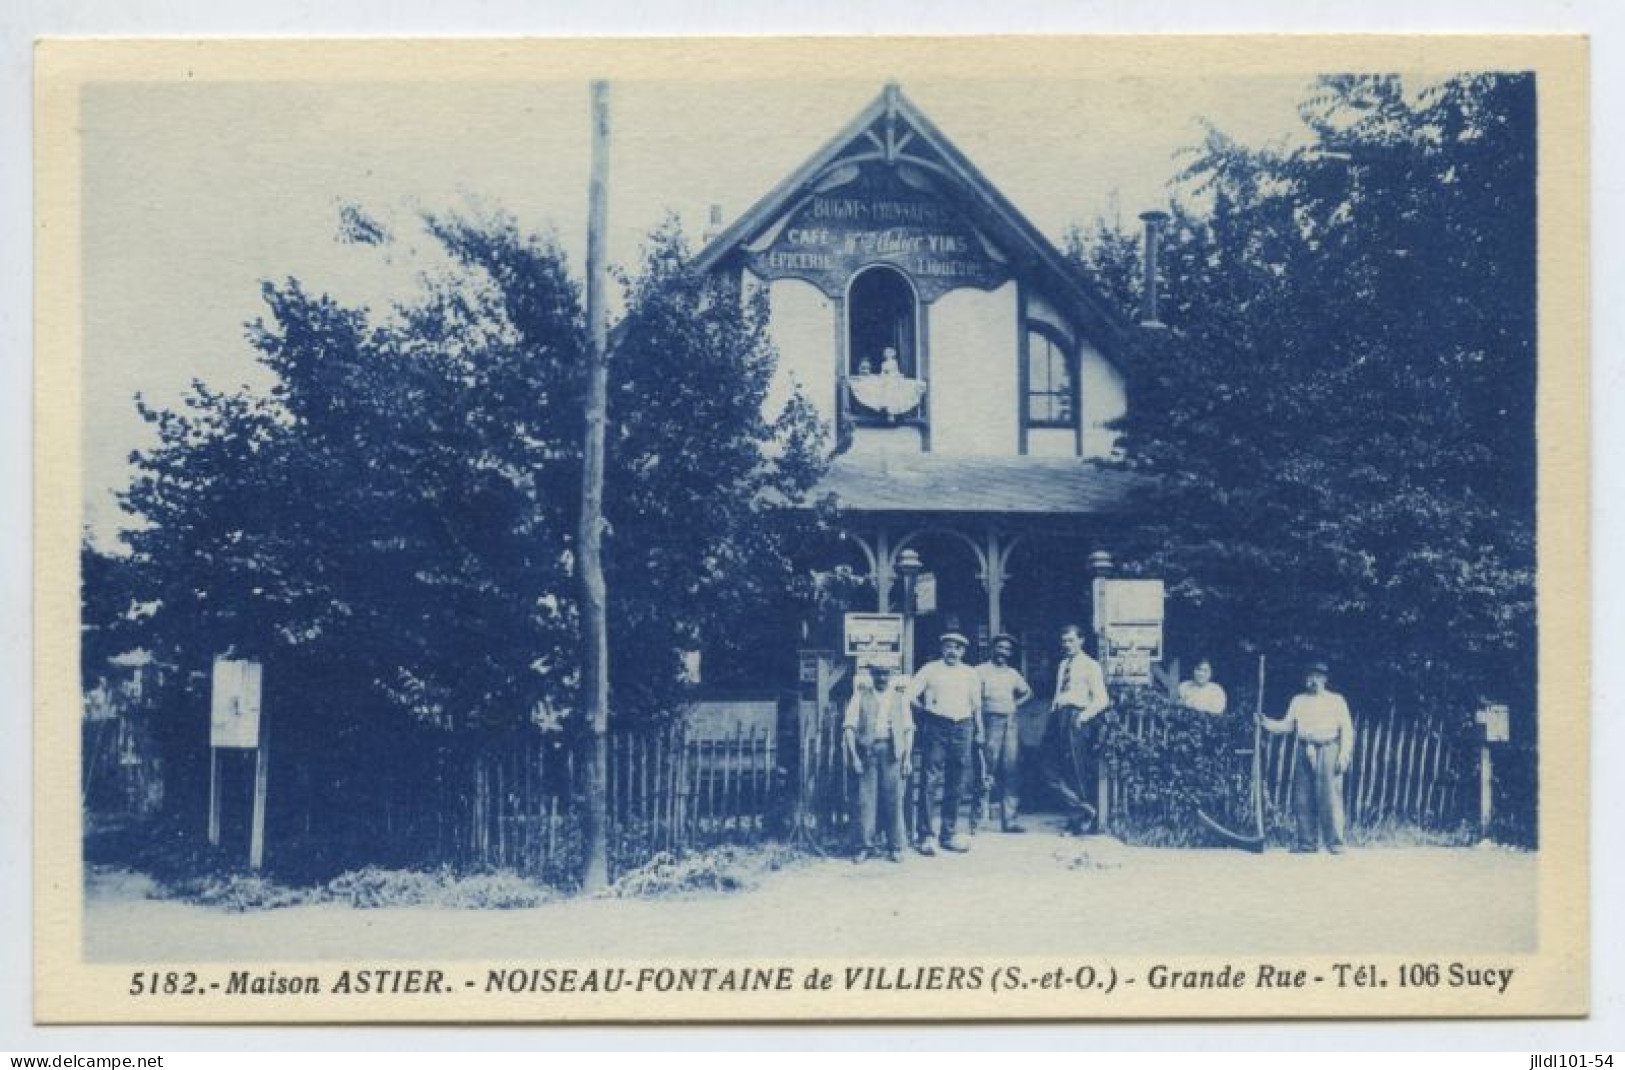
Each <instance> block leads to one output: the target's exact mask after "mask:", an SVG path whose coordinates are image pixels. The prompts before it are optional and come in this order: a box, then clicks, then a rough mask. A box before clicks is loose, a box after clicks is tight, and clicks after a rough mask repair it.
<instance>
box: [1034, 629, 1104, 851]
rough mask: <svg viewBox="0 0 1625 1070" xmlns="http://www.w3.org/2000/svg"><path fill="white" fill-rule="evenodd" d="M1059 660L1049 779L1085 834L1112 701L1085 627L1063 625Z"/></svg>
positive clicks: (1047, 749)
mask: <svg viewBox="0 0 1625 1070" xmlns="http://www.w3.org/2000/svg"><path fill="white" fill-rule="evenodd" d="M1061 651H1062V654H1061V664H1060V667H1059V668H1057V669H1056V671H1055V698H1054V700H1053V701H1052V702H1051V704H1050V723H1049V729H1048V731H1047V733H1046V735H1045V740H1044V762H1045V769H1046V776H1045V780H1046V782H1047V783H1048V784H1049V786H1050V787H1051V788H1052V789H1053V790H1054V791H1055V792H1056V793H1057V794H1058V795H1060V796H1061V797H1062V798H1063V799H1065V800H1066V802H1067V804H1068V805H1069V806H1070V807H1071V809H1072V814H1071V816H1070V817H1069V818H1068V820H1067V829H1068V831H1070V832H1074V833H1077V834H1079V835H1082V834H1083V833H1085V832H1087V831H1089V830H1090V828H1092V827H1093V825H1094V822H1095V816H1096V813H1095V800H1096V796H1097V795H1098V793H1099V783H1100V781H1099V762H1100V757H1099V746H1100V721H1099V717H1100V714H1101V713H1103V712H1104V711H1105V709H1106V707H1107V706H1109V705H1110V704H1111V695H1110V694H1109V693H1108V692H1107V691H1106V675H1105V673H1103V672H1101V669H1100V663H1099V662H1097V661H1096V660H1095V659H1094V658H1091V657H1090V656H1089V655H1088V654H1087V653H1085V651H1084V649H1083V629H1082V628H1081V627H1079V626H1078V625H1076V624H1068V625H1067V626H1066V627H1065V628H1063V629H1062V630H1061Z"/></svg>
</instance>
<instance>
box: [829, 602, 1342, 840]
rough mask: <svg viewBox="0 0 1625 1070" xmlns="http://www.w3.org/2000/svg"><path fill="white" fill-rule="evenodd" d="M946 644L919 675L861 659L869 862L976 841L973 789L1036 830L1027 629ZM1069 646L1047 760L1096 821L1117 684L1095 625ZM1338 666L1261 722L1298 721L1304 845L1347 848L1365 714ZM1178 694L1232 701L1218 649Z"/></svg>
mask: <svg viewBox="0 0 1625 1070" xmlns="http://www.w3.org/2000/svg"><path fill="white" fill-rule="evenodd" d="M941 644H942V647H941V656H940V657H939V658H937V659H936V660H933V661H931V662H928V663H927V664H926V665H924V666H923V667H921V668H920V670H919V671H918V672H916V673H914V675H913V676H912V677H904V676H903V675H902V674H900V673H896V672H894V671H893V669H892V667H891V666H889V665H886V664H884V663H880V662H875V663H871V664H860V665H859V667H858V671H857V673H856V674H855V679H854V684H853V690H852V697H851V700H850V701H849V702H848V703H847V707H846V715H845V719H844V721H843V732H842V736H843V745H844V750H845V755H846V761H847V764H848V766H849V767H850V769H851V771H852V773H853V775H854V778H855V791H854V798H853V804H854V805H853V814H852V818H853V828H854V840H855V844H854V853H853V859H854V860H855V861H857V862H863V861H865V860H868V859H871V858H879V857H885V858H888V859H890V860H891V861H893V862H901V861H902V860H903V857H904V852H905V850H906V849H907V848H908V847H909V846H911V845H912V847H913V849H914V850H916V851H918V852H919V853H920V854H922V855H934V854H936V853H937V851H938V850H942V851H948V852H952V853H956V854H957V853H964V852H965V851H968V850H969V849H970V844H969V842H968V841H967V839H966V837H965V836H963V835H962V834H961V832H960V828H959V826H960V817H961V810H962V803H963V801H964V800H965V799H966V797H967V796H968V795H969V796H973V797H974V798H975V800H976V802H975V805H973V807H972V809H971V813H972V815H976V814H980V813H984V812H988V816H989V818H990V819H991V812H990V811H991V810H992V809H993V808H995V807H996V809H997V814H998V821H999V828H1000V830H1001V831H1003V832H1007V833H1020V832H1023V831H1025V828H1024V826H1023V825H1022V824H1021V821H1020V808H1021V801H1022V792H1021V742H1020V725H1019V721H1018V719H1017V714H1018V711H1019V710H1020V709H1021V707H1022V705H1023V704H1024V703H1026V702H1027V700H1028V699H1030V698H1032V697H1033V694H1034V691H1033V688H1032V686H1031V685H1030V684H1028V682H1027V680H1026V679H1025V678H1024V677H1023V676H1022V674H1021V671H1020V670H1019V669H1017V668H1016V667H1015V665H1014V664H1013V662H1014V660H1015V655H1016V650H1017V646H1016V640H1015V638H1014V637H1013V636H1010V635H1006V634H1000V635H997V636H995V637H994V638H993V642H992V644H991V652H990V656H989V658H988V660H987V661H985V662H984V663H982V664H980V665H976V666H972V665H970V664H969V663H968V662H967V661H966V654H967V653H968V651H969V649H970V641H969V640H968V639H967V638H966V637H965V636H964V635H963V634H962V633H960V632H957V631H949V632H946V633H944V634H943V636H942V638H941ZM1061 648H1062V656H1061V660H1060V664H1059V665H1058V666H1057V668H1056V676H1055V690H1054V697H1053V699H1052V700H1051V702H1050V706H1049V711H1048V715H1047V718H1046V720H1045V725H1044V736H1043V742H1042V744H1041V745H1040V748H1039V754H1038V761H1037V764H1036V772H1037V773H1038V776H1039V779H1040V781H1041V782H1042V784H1043V785H1044V786H1045V787H1047V788H1048V789H1049V790H1050V791H1051V793H1052V794H1053V795H1054V796H1055V797H1056V798H1058V799H1059V800H1061V801H1062V802H1063V804H1064V805H1065V808H1066V825H1067V828H1068V831H1070V832H1074V833H1078V834H1084V833H1087V832H1089V831H1091V830H1092V829H1093V827H1094V825H1095V821H1096V817H1097V799H1098V791H1099V784H1098V779H1097V778H1098V769H1099V761H1098V748H1099V746H1100V741H1101V740H1100V734H1101V729H1102V726H1103V723H1104V719H1103V718H1102V717H1101V715H1102V714H1103V713H1104V712H1105V711H1106V709H1107V708H1108V706H1110V704H1111V696H1110V694H1109V693H1108V691H1107V689H1106V678H1105V674H1104V672H1103V671H1102V670H1101V667H1100V664H1099V662H1097V661H1095V659H1094V658H1092V657H1090V656H1089V654H1088V653H1087V652H1086V651H1085V650H1084V645H1083V630H1082V628H1080V627H1079V626H1078V625H1075V624H1069V625H1067V626H1066V627H1065V628H1063V629H1062V631H1061ZM1328 678H1329V672H1328V669H1327V666H1326V665H1325V663H1324V662H1315V663H1312V664H1311V665H1310V666H1309V667H1308V669H1307V671H1306V673H1305V684H1304V691H1303V693H1301V694H1299V695H1297V696H1296V697H1294V698H1293V700H1292V702H1291V704H1290V705H1289V707H1288V709H1287V712H1286V715H1285V716H1284V717H1283V718H1281V719H1279V720H1272V719H1270V718H1267V717H1264V716H1262V714H1260V715H1258V723H1259V725H1260V727H1262V728H1263V729H1264V730H1265V731H1268V732H1271V733H1296V737H1297V738H1296V744H1295V748H1296V754H1295V758H1294V760H1295V761H1296V762H1297V764H1298V768H1297V769H1296V771H1295V773H1294V777H1293V803H1294V810H1295V812H1296V827H1297V838H1296V842H1295V846H1294V850H1297V851H1316V850H1318V849H1319V844H1320V842H1321V841H1324V843H1325V846H1326V848H1327V849H1328V850H1329V851H1331V852H1332V853H1333V854H1338V853H1341V852H1342V851H1343V847H1344V836H1343V824H1344V822H1343V806H1342V783H1341V780H1342V776H1343V774H1344V773H1345V772H1346V771H1347V770H1348V768H1349V763H1350V761H1351V760H1352V757H1353V748H1354V725H1353V721H1352V719H1351V717H1350V714H1349V709H1348V704H1347V702H1346V701H1345V700H1344V699H1343V697H1342V696H1341V695H1338V694H1337V693H1335V692H1333V691H1331V690H1329V689H1328V688H1327V686H1326V685H1327V681H1328ZM1177 694H1178V699H1179V702H1180V703H1181V704H1182V705H1184V706H1187V707H1189V708H1191V709H1194V710H1200V711H1202V712H1204V713H1208V714H1212V715H1215V716H1219V715H1223V714H1224V713H1225V711H1226V708H1227V702H1228V700H1227V696H1226V695H1225V692H1224V689H1223V687H1221V686H1220V685H1219V684H1218V683H1217V682H1216V681H1215V680H1214V679H1213V665H1212V663H1211V662H1209V661H1208V660H1207V659H1205V658H1204V659H1202V660H1200V661H1198V662H1197V663H1196V665H1195V667H1194V670H1193V672H1192V676H1191V679H1189V680H1186V681H1184V682H1182V683H1181V684H1180V686H1179V688H1178V692H1177ZM978 758H979V759H980V765H981V769H980V770H979V771H978V770H977V768H976V767H977V765H978ZM910 818H912V821H910V820H909V819H910ZM974 820H975V818H974V816H973V818H972V821H973V823H974ZM911 831H912V835H911ZM911 841H912V842H911Z"/></svg>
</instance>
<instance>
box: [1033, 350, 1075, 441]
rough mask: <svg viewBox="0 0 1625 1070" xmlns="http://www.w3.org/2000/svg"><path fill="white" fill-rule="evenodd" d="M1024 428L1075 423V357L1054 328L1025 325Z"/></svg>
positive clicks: (1071, 425) (1073, 426)
mask: <svg viewBox="0 0 1625 1070" xmlns="http://www.w3.org/2000/svg"><path fill="white" fill-rule="evenodd" d="M1024 415H1025V417H1026V420H1027V426H1028V427H1071V428H1075V427H1077V426H1078V375H1077V358H1076V356H1075V355H1074V354H1073V352H1072V349H1071V347H1069V346H1068V345H1066V343H1065V342H1063V341H1062V339H1061V338H1060V336H1059V335H1057V334H1056V333H1055V332H1054V331H1052V330H1050V329H1048V328H1046V327H1044V326H1042V325H1040V324H1029V325H1028V327H1027V399H1026V408H1025V412H1024Z"/></svg>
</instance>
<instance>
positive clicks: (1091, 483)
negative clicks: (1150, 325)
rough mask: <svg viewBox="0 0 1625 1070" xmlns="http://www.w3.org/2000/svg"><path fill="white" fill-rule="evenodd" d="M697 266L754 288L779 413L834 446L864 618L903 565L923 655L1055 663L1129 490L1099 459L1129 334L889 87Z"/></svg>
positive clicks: (1106, 448)
mask: <svg viewBox="0 0 1625 1070" xmlns="http://www.w3.org/2000/svg"><path fill="white" fill-rule="evenodd" d="M1040 148H1041V147H1040ZM1153 226H1154V224H1153ZM1152 238H1153V239H1154V232H1153V233H1152ZM699 263H700V266H701V267H702V268H704V269H705V270H709V271H716V272H726V273H729V274H730V275H732V276H734V277H736V278H737V279H738V281H739V283H740V285H741V287H742V288H743V290H744V291H745V292H746V293H747V294H749V293H752V292H758V291H760V290H765V291H766V293H767V298H768V302H769V304H770V307H771V320H772V331H773V336H774V340H775V342H776V344H777V347H778V350H779V353H780V365H779V369H778V375H779V377H780V383H779V387H780V395H779V396H780V397H783V396H786V395H787V394H788V392H789V389H790V384H791V383H796V384H799V386H800V388H801V389H802V391H803V392H804V393H805V394H806V395H807V396H808V397H809V398H810V400H811V401H812V403H813V404H814V405H815V406H816V407H817V409H818V411H819V413H820V414H821V415H822V416H823V418H824V419H825V420H826V421H827V422H828V424H829V425H830V427H831V429H832V431H833V433H834V439H835V440H836V441H838V443H839V452H838V455H837V456H836V458H835V460H834V463H833V466H832V469H831V471H830V472H829V475H828V477H827V479H826V480H825V483H824V485H823V486H822V487H820V488H819V493H820V494H823V493H826V492H827V493H833V494H834V495H835V496H836V498H837V500H838V502H839V504H840V506H841V508H842V510H843V516H844V518H845V524H846V531H847V536H848V545H849V546H850V548H851V561H850V562H849V563H850V564H851V565H852V567H853V568H854V569H855V570H856V571H857V572H858V573H859V574H861V575H867V576H869V577H872V579H873V583H874V602H875V604H874V605H872V606H864V607H861V608H865V609H874V610H878V611H882V612H885V611H892V612H896V611H898V610H899V608H900V600H901V584H900V582H899V576H898V570H897V565H898V562H899V559H900V555H902V554H904V552H905V551H907V550H913V551H915V553H917V554H918V555H919V557H920V559H921V560H922V561H923V562H924V566H925V568H926V570H927V572H928V573H929V577H930V579H929V581H928V583H929V585H930V586H931V587H932V588H933V589H934V595H935V597H934V599H933V601H934V602H935V606H934V611H935V614H936V616H935V618H934V620H931V621H929V622H927V623H925V624H923V625H922V627H921V628H919V629H918V633H919V638H918V640H917V642H916V655H917V657H927V656H932V654H931V652H932V651H933V650H934V648H935V643H934V637H935V635H936V633H937V632H938V631H940V630H941V629H942V628H944V627H955V628H958V629H960V630H963V631H965V632H966V633H967V634H969V635H971V637H972V638H973V640H978V641H979V643H985V640H986V639H987V638H988V637H989V636H991V635H992V634H994V633H997V632H999V631H1009V632H1012V633H1015V634H1017V635H1018V636H1020V637H1022V638H1023V639H1024V640H1026V645H1027V646H1028V648H1029V650H1031V649H1034V648H1035V647H1036V648H1040V649H1043V650H1045V651H1047V649H1048V647H1049V646H1050V645H1052V644H1050V643H1049V642H1048V640H1049V638H1050V633H1051V632H1052V631H1053V630H1054V629H1055V628H1056V627H1058V626H1059V624H1061V623H1063V622H1065V621H1069V620H1078V621H1084V622H1087V621H1088V619H1089V585H1090V579H1091V571H1090V563H1089V557H1090V555H1091V553H1093V552H1095V551H1099V550H1109V549H1110V548H1111V546H1112V544H1113V531H1114V527H1115V526H1116V525H1120V524H1121V523H1122V522H1123V519H1122V510H1123V507H1124V504H1125V499H1126V496H1127V492H1128V490H1129V487H1130V486H1131V484H1132V481H1133V477H1132V476H1131V475H1130V474H1129V473H1127V472H1125V471H1123V470H1122V469H1121V468H1120V467H1117V466H1114V465H1112V464H1111V463H1110V462H1111V461H1112V460H1113V459H1114V457H1115V455H1116V452H1117V434H1116V432H1115V431H1114V430H1113V422H1114V421H1116V420H1117V419H1119V418H1120V417H1122V416H1123V415H1124V414H1125V412H1126V411H1127V406H1128V405H1129V404H1130V399H1129V397H1128V396H1127V394H1126V392H1125V387H1124V379H1123V375H1122V373H1121V370H1120V364H1121V356H1122V354H1123V352H1124V350H1125V347H1126V346H1128V345H1131V344H1134V340H1133V337H1132V336H1133V334H1134V333H1135V331H1137V330H1139V328H1137V327H1134V326H1132V325H1129V324H1126V323H1124V322H1122V321H1121V320H1120V319H1119V317H1118V316H1117V315H1115V314H1114V313H1113V312H1112V311H1111V310H1110V309H1109V308H1108V307H1107V306H1106V305H1105V303H1104V302H1103V301H1102V300H1101V298H1100V297H1099V296H1098V295H1097V294H1096V293H1094V292H1093V291H1092V290H1091V288H1090V287H1089V285H1088V284H1087V283H1086V282H1085V281H1084V280H1083V279H1082V278H1081V277H1080V276H1079V274H1078V273H1077V271H1076V270H1075V269H1074V268H1073V266H1072V265H1071V264H1070V263H1069V262H1068V261H1067V260H1066V258H1065V257H1064V256H1063V255H1062V254H1061V253H1060V252H1059V251H1058V250H1057V249H1056V248H1055V246H1054V245H1053V244H1052V243H1051V242H1050V241H1049V240H1048V239H1046V238H1045V237H1044V235H1043V234H1041V233H1040V232H1039V231H1038V230H1037V229H1036V228H1035V227H1034V226H1033V225H1032V224H1031V223H1030V222H1028V220H1027V219H1026V218H1024V217H1023V215H1022V214H1021V212H1020V211H1018V210H1017V209H1016V207H1015V206H1013V205H1012V204H1011V203H1010V202H1009V201H1008V200H1006V199H1005V197H1004V196H1003V195H1002V194H1001V193H1000V192H999V191H998V190H997V189H996V188H994V186H993V185H992V184H991V183H990V182H989V181H988V180H987V179H986V178H985V177H984V176H983V175H982V174H981V172H979V171H978V170H977V168H976V167H975V165H973V164H972V163H971V161H970V160H969V159H967V158H966V157H965V156H964V154H963V153H961V152H960V151H959V150H958V149H957V148H955V147H954V145H953V144H952V143H951V142H950V141H949V140H948V139H947V138H946V137H945V136H944V135H943V134H942V132H941V131H939V130H938V129H937V128H936V126H935V125H934V124H933V123H932V122H931V121H930V120H929V119H928V118H926V116H925V115H924V114H923V113H922V112H921V111H920V110H919V108H918V107H916V106H915V105H914V104H913V103H911V102H910V101H909V99H908V98H907V97H906V96H904V94H903V93H902V92H901V90H900V89H899V88H898V87H897V86H895V85H889V86H887V87H886V88H885V89H884V90H883V91H882V92H881V94H880V95H879V96H878V97H877V98H876V99H875V100H874V101H873V102H872V103H871V104H870V105H869V106H868V107H866V108H865V109H864V110H863V111H862V112H861V113H860V114H859V115H858V116H857V117H856V118H855V119H854V120H853V121H852V122H851V123H850V124H849V125H848V126H847V127H846V129H844V130H842V131H841V132H840V133H838V134H837V135H836V136H835V137H834V138H832V139H831V140H830V141H829V142H828V143H826V144H825V145H824V146H823V147H822V148H820V149H819V150H818V151H817V152H815V153H814V154H813V155H812V156H811V157H810V158H809V159H808V160H807V161H806V162H805V163H804V164H802V165H801V167H799V168H798V169H797V170H796V171H795V172H793V173H792V174H790V175H789V176H787V177H786V178H785V179H784V180H783V181H782V182H781V183H779V185H778V186H777V187H776V188H775V189H773V190H772V191H771V192H769V193H768V194H767V195H766V196H765V197H763V198H762V199H761V200H760V201H759V202H758V203H757V204H756V205H754V206H753V207H752V208H750V209H749V210H748V211H747V212H745V213H744V214H743V215H741V216H739V217H738V218H737V219H736V220H734V221H733V222H732V223H731V224H730V225H729V226H727V227H726V228H725V229H722V230H721V231H720V233H717V234H716V235H715V236H714V237H713V238H712V239H711V240H710V241H709V242H708V244H707V245H706V247H705V248H704V250H703V251H702V252H701V254H700V259H699ZM925 608H926V609H927V610H930V609H932V607H931V606H930V605H929V604H928V605H927V606H926V607H925ZM1034 640H1038V642H1036V643H1035V642H1034Z"/></svg>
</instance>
